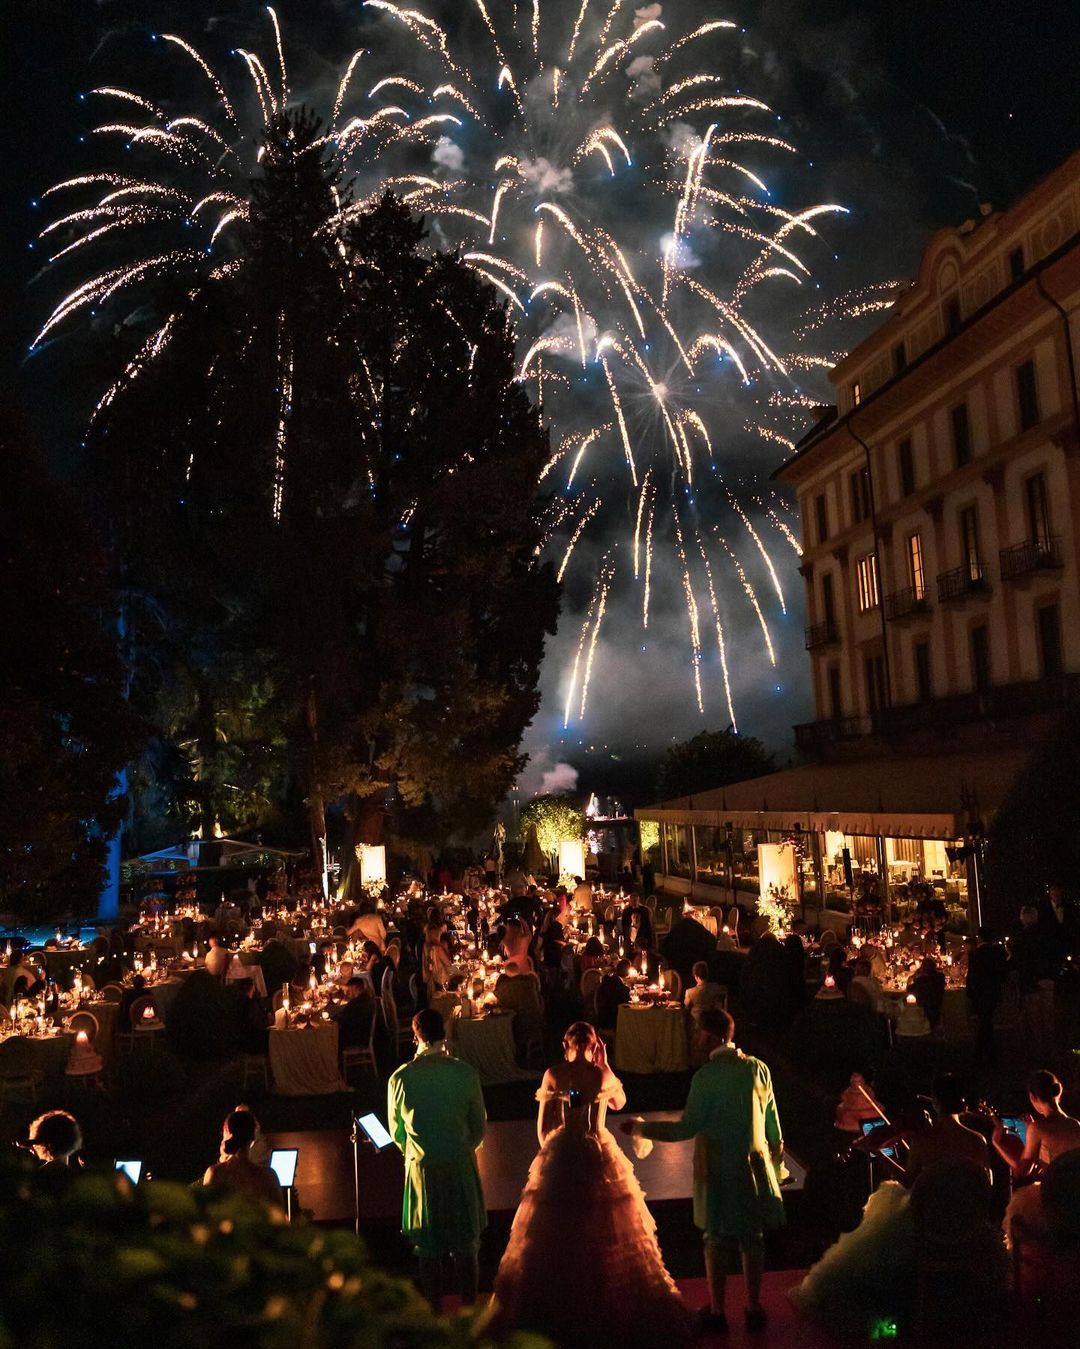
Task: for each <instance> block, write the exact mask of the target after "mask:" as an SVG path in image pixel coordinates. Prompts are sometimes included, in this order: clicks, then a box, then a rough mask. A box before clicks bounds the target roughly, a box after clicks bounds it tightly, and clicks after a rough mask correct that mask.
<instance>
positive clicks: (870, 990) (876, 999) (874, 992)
mask: <svg viewBox="0 0 1080 1349" xmlns="http://www.w3.org/2000/svg"><path fill="white" fill-rule="evenodd" d="M847 995H848V998H849V999H850V1001H852V1002H855V1003H858V1004H859V1005H860V1006H861V1007H867V1008H869V1009H870V1011H871V1012H882V1011H884V1009H885V990H884V988H883V987H882V986H881V984H880V983H879V982H878V980H877V979H875V978H874V974H873V966H872V965H871V964H870V961H869V960H866V959H864V958H863V957H862V956H860V957H859V959H858V960H856V962H855V974H854V977H853V978H852V980H851V983H850V984H849V985H848V991H847Z"/></svg>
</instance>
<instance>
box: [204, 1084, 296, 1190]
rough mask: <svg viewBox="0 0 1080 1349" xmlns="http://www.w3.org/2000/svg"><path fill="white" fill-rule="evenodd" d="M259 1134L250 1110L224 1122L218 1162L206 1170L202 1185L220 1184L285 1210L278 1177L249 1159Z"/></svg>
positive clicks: (233, 1114)
mask: <svg viewBox="0 0 1080 1349" xmlns="http://www.w3.org/2000/svg"><path fill="white" fill-rule="evenodd" d="M258 1132H259V1125H258V1121H257V1120H256V1119H255V1116H254V1115H253V1114H252V1113H251V1111H250V1110H246V1109H244V1108H243V1107H239V1108H238V1109H236V1110H234V1111H233V1112H232V1114H231V1115H230V1116H229V1117H228V1119H227V1120H226V1121H225V1127H224V1129H223V1131H222V1138H221V1161H219V1162H217V1163H215V1165H213V1166H209V1167H207V1168H206V1173H205V1175H204V1176H203V1184H204V1185H220V1186H223V1187H224V1188H225V1189H228V1190H232V1191H233V1193H234V1194H240V1195H243V1196H244V1198H245V1199H251V1200H254V1201H255V1202H257V1203H264V1204H270V1205H272V1206H273V1207H275V1208H284V1207H285V1200H284V1197H283V1195H282V1193H281V1186H280V1184H279V1183H278V1178H277V1176H276V1175H275V1174H274V1172H273V1170H272V1169H271V1168H270V1167H269V1166H259V1165H257V1164H256V1163H255V1162H253V1161H252V1160H251V1148H252V1144H253V1143H254V1142H255V1139H256V1136H257V1135H258Z"/></svg>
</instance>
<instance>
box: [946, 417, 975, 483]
mask: <svg viewBox="0 0 1080 1349" xmlns="http://www.w3.org/2000/svg"><path fill="white" fill-rule="evenodd" d="M949 418H950V420H951V422H952V444H953V458H954V459H955V461H956V467H957V468H963V466H964V465H965V464H969V463H970V462H971V422H970V421H969V420H968V409H967V404H966V403H960V404H958V405H957V406H956V407H954V408H953V410H952V411H951V412H950V413H949Z"/></svg>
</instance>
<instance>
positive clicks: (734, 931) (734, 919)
mask: <svg viewBox="0 0 1080 1349" xmlns="http://www.w3.org/2000/svg"><path fill="white" fill-rule="evenodd" d="M741 917H742V913H741V912H740V910H739V906H738V905H737V904H732V906H731V908H730V909H728V913H727V919H726V920H725V921H726V922H727V925H728V930H729V932H730V933H731V935H732V936H733V937H738V935H739V919H740V918H741Z"/></svg>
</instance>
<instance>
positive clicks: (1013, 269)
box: [1009, 244, 1024, 281]
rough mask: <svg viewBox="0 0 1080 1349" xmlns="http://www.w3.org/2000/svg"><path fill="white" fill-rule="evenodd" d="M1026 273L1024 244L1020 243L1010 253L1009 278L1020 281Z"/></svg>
mask: <svg viewBox="0 0 1080 1349" xmlns="http://www.w3.org/2000/svg"><path fill="white" fill-rule="evenodd" d="M1023 275H1024V245H1023V244H1018V245H1017V247H1016V248H1014V249H1012V250H1011V251H1010V253H1009V280H1010V281H1019V280H1020V278H1021V277H1022V276H1023Z"/></svg>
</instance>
